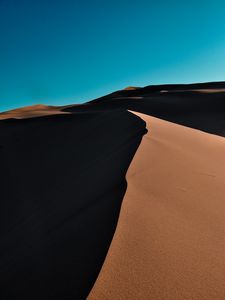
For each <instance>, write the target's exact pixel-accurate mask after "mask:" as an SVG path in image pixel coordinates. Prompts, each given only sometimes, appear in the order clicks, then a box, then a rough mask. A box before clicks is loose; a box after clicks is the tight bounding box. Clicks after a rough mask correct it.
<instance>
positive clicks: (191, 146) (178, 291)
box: [88, 114, 225, 300]
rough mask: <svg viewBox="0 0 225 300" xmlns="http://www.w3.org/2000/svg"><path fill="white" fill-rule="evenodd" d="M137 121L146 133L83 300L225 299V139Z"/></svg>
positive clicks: (153, 120)
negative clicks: (113, 227)
mask: <svg viewBox="0 0 225 300" xmlns="http://www.w3.org/2000/svg"><path fill="white" fill-rule="evenodd" d="M137 115H138V116H140V117H141V118H142V119H144V120H145V121H146V122H147V128H148V129H149V132H148V134H147V135H146V136H144V138H143V141H142V143H141V145H140V147H139V149H138V151H137V153H136V155H135V157H134V159H133V161H132V163H131V166H130V168H129V170H128V174H127V181H128V189H127V192H126V194H125V197H124V200H123V204H122V209H121V213H120V217H119V222H118V226H117V229H116V232H115V235H114V238H113V241H112V244H111V247H110V249H109V252H108V255H107V258H106V261H105V263H104V265H103V268H102V271H101V273H100V275H99V277H98V279H97V282H96V283H95V286H94V288H93V290H92V292H91V294H90V295H89V297H88V299H89V300H103V299H104V300H107V299H110V300H111V299H113V300H117V299H140V300H142V299H154V300H156V299H160V300H162V299H196V300H197V299H198V300H199V299H210V300H211V299H224V298H225V281H224V278H225V238H224V229H225V168H224V166H225V140H224V138H220V137H217V136H214V135H210V134H206V133H203V132H200V131H197V130H193V129H190V128H187V127H183V126H180V125H176V124H172V123H169V122H166V121H162V120H159V119H156V118H153V117H150V116H146V115H143V114H137Z"/></svg>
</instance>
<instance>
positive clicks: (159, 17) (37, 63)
mask: <svg viewBox="0 0 225 300" xmlns="http://www.w3.org/2000/svg"><path fill="white" fill-rule="evenodd" d="M0 41H1V42H0V43H1V44H0V111H3V110H6V109H10V108H14V107H19V106H24V105H31V104H35V103H46V104H53V105H54V104H55V105H58V104H67V103H79V102H84V101H85V100H90V99H94V98H96V97H98V96H101V95H104V94H107V93H109V92H111V91H115V90H117V89H121V88H124V87H126V86H129V85H135V86H145V85H150V84H160V83H187V82H204V81H224V80H225V1H224V0H221V1H217V0H214V1H208V0H205V1H201V0H200V1H196V0H195V1H192V0H189V1H172V0H170V1H160V0H158V1H150V0H149V1H142V0H139V1H132V0H129V1H123V0H120V1H117V0H114V1H107V0H104V1H94V0H92V1H91V0H89V1H85V0H82V1H80V0H64V1H57V0H0Z"/></svg>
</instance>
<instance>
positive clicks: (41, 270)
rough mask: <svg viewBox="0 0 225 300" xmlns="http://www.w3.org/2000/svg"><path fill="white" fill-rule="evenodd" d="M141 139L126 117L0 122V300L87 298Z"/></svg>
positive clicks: (138, 125)
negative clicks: (130, 165) (128, 170)
mask: <svg viewBox="0 0 225 300" xmlns="http://www.w3.org/2000/svg"><path fill="white" fill-rule="evenodd" d="M145 132H146V129H145V122H144V121H142V120H141V119H140V118H138V117H137V116H134V115H132V114H131V113H129V112H126V111H120V112H115V111H113V112H103V113H82V114H76V115H60V116H48V117H42V118H33V119H24V120H13V119H9V120H5V121H2V122H0V153H1V155H0V165H1V173H0V184H1V202H0V204H1V209H0V221H1V226H0V240H1V247H0V270H1V272H0V274H1V275H0V291H1V292H0V294H1V297H2V299H18V297H22V299H67V298H66V297H71V298H73V299H85V298H86V296H87V295H88V293H89V291H90V289H91V287H92V285H93V284H94V282H95V280H96V278H97V275H98V273H99V271H100V268H101V266H102V263H103V261H104V258H105V256H106V253H107V250H108V247H109V244H110V242H111V239H112V236H113V233H114V230H115V227H116V223H117V219H118V215H119V211H120V205H121V201H122V199H123V196H124V193H125V191H126V180H125V174H126V171H127V168H128V166H129V164H130V162H131V160H132V157H133V155H134V153H135V151H136V149H137V148H138V145H139V144H140V141H141V138H142V136H143V134H145ZM71 298H68V299H71Z"/></svg>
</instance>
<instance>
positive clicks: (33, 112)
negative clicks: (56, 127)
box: [0, 104, 69, 120]
mask: <svg viewBox="0 0 225 300" xmlns="http://www.w3.org/2000/svg"><path fill="white" fill-rule="evenodd" d="M63 108H66V106H61V107H60V106H47V105H43V104H36V105H33V106H27V107H23V108H18V109H13V110H10V111H7V112H3V113H0V120H6V119H10V118H13V119H28V118H35V117H43V116H50V115H60V114H68V113H69V112H65V111H62V109H63Z"/></svg>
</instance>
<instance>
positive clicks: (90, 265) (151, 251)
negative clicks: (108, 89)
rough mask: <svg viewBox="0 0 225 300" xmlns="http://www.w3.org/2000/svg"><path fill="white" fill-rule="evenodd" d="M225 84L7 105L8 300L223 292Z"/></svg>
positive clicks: (3, 222)
mask: <svg viewBox="0 0 225 300" xmlns="http://www.w3.org/2000/svg"><path fill="white" fill-rule="evenodd" d="M224 89H225V83H224V82H219V83H216V82H214V83H205V84H190V85H159V86H147V87H144V88H136V87H128V88H127V89H125V90H120V91H117V92H115V93H112V94H110V95H106V96H104V97H101V98H99V99H96V100H93V101H90V102H86V103H84V104H80V105H67V106H61V107H60V106H45V105H36V106H31V107H24V108H19V109H16V110H12V111H8V112H4V113H0V154H1V155H0V165H1V172H0V188H1V199H0V205H1V207H0V208H1V209H0V298H2V299H10V300H11V299H12V300H14V299H15V300H17V299H20V298H21V299H23V300H30V299H32V300H33V299H35V300H36V299H37V300H40V299H48V300H51V299H54V300H56V299H60V300H61V299H76V300H80V299H81V300H83V299H85V298H86V297H87V296H88V294H89V293H90V291H91V289H92V287H93V285H94V283H95V281H96V279H97V281H96V284H95V286H94V288H93V290H92V292H91V294H90V295H89V299H92V300H93V299H95V300H107V299H109V300H111V299H112V300H116V299H121V300H123V299H131V300H132V299H141V300H143V299H154V300H157V299H162V300H164V299H166V300H167V299H171V300H173V299H225V294H224V291H225V286H224V278H225V255H224V253H225V240H224V228H225V213H224V212H225V199H224V195H225V173H224V165H225V156H224V151H225V144H224V143H225V140H224V137H225V101H224V100H225V92H224ZM162 91H167V92H164V93H163V92H162ZM128 110H132V111H135V112H139V113H145V115H144V114H139V113H131V112H129V111H128ZM135 114H136V115H135ZM146 114H147V115H150V116H151V117H150V116H146ZM152 116H154V117H157V118H154V117H152ZM165 120H167V121H170V122H173V123H170V122H167V121H165ZM145 122H147V126H148V134H147V135H146V136H145V137H144V139H143V141H142V137H143V135H145V134H146V128H145V125H146V123H145ZM175 123H176V124H175ZM177 124H181V125H185V126H186V127H184V126H180V125H177ZM193 128H195V129H200V130H202V131H198V130H195V129H193ZM203 131H204V132H205V133H204V132H203ZM209 133H212V134H209ZM221 136H222V137H221ZM141 141H142V142H141ZM139 145H140V147H139ZM138 147H139V148H138ZM137 149H138V152H137V154H136V156H135V159H134V160H132V159H133V156H134V154H135V152H136V150H137ZM131 162H132V163H131ZM130 163H131V166H130V168H129V171H128V174H127V180H128V190H127V192H126V188H127V182H126V178H125V176H126V173H127V169H128V167H129V165H130ZM125 193H126V194H125ZM124 195H125V198H124ZM123 199H124V200H123ZM122 203H123V205H122V211H121V214H120V219H119V224H118V227H117V221H118V217H119V213H120V208H121V204H122ZM115 229H116V233H115V236H114V239H113V242H112V244H111V247H110V243H111V241H112V238H113V235H114V232H115ZM109 247H110V251H109V253H108V255H107V252H108V249H109ZM106 255H107V258H106V260H105V257H106ZM104 260H105V264H104V266H103V268H102V265H103V262H104ZM101 268H102V271H101V273H100V276H99V277H98V275H99V272H100V270H101ZM34 294H35V295H34Z"/></svg>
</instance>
